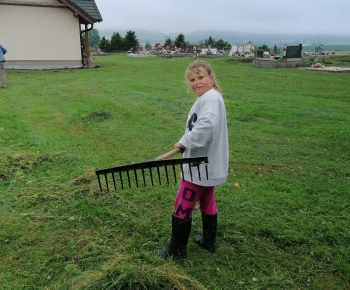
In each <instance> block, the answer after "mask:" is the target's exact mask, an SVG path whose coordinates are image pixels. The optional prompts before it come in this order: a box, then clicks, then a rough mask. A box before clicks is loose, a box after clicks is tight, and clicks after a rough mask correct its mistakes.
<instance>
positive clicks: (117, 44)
mask: <svg viewBox="0 0 350 290" xmlns="http://www.w3.org/2000/svg"><path fill="white" fill-rule="evenodd" d="M123 50H124V40H123V38H122V37H121V36H120V34H119V32H113V34H112V36H111V51H123Z"/></svg>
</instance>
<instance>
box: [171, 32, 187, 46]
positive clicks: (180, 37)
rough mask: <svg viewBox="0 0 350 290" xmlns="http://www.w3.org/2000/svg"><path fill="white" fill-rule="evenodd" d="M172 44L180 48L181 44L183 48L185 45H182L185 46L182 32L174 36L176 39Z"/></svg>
mask: <svg viewBox="0 0 350 290" xmlns="http://www.w3.org/2000/svg"><path fill="white" fill-rule="evenodd" d="M174 44H175V46H176V47H178V48H180V47H181V45H182V46H183V48H185V47H184V46H185V35H183V34H182V33H180V34H179V35H178V36H177V37H176V39H175V41H174Z"/></svg>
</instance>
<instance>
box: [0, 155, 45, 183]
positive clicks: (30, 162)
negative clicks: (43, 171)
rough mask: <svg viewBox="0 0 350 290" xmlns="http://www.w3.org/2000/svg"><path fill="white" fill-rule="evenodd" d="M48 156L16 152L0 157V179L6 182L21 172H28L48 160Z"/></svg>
mask: <svg viewBox="0 0 350 290" xmlns="http://www.w3.org/2000/svg"><path fill="white" fill-rule="evenodd" d="M50 159H51V158H50V156H49V155H48V154H38V153H33V152H17V153H14V154H13V155H12V156H11V155H5V154H2V155H1V156H0V179H3V180H8V179H10V178H12V177H13V176H15V175H16V174H19V173H21V172H24V171H25V172H28V171H30V170H32V169H33V167H36V166H38V165H39V164H41V163H42V162H44V161H48V160H50Z"/></svg>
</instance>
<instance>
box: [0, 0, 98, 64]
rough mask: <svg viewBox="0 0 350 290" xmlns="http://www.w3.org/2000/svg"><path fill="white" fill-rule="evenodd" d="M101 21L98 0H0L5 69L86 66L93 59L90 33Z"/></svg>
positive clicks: (0, 27)
mask: <svg viewBox="0 0 350 290" xmlns="http://www.w3.org/2000/svg"><path fill="white" fill-rule="evenodd" d="M101 21H102V17H101V14H100V12H99V10H98V8H97V6H96V3H95V1H94V0H0V40H1V43H2V44H3V45H4V46H5V47H6V48H7V54H6V63H5V67H6V68H8V69H11V68H13V69H59V68H81V67H84V66H85V65H87V61H86V60H87V59H89V57H90V51H89V44H88V43H89V37H88V31H90V30H91V29H93V25H94V23H96V22H101ZM83 36H85V40H84V41H85V43H83V39H84V37H83ZM82 47H86V50H85V51H83V49H82Z"/></svg>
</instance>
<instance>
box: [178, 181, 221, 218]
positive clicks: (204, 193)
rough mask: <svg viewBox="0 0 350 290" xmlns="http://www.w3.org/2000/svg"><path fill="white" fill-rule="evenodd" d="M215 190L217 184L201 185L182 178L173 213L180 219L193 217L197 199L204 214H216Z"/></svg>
mask: <svg viewBox="0 0 350 290" xmlns="http://www.w3.org/2000/svg"><path fill="white" fill-rule="evenodd" d="M214 192H215V186H209V187H208V186H200V185H196V184H193V183H191V182H189V181H186V180H183V179H181V181H180V187H179V190H178V192H177V194H176V198H175V208H174V214H173V215H174V216H176V217H178V218H180V219H190V218H192V213H193V210H194V207H195V205H196V202H197V201H198V203H199V210H200V211H201V213H202V214H205V215H215V214H216V213H217V208H216V202H215V197H214Z"/></svg>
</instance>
